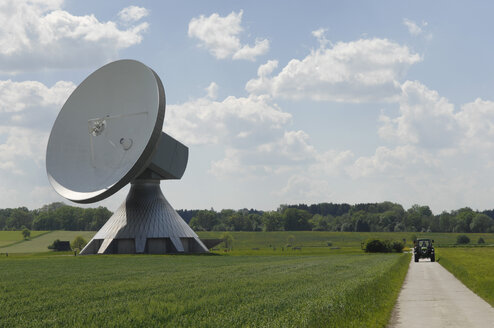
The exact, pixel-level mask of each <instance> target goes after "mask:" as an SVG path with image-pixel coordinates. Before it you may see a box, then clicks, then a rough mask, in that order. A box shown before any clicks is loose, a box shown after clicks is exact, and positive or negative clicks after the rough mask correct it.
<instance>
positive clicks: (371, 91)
mask: <svg viewBox="0 0 494 328" xmlns="http://www.w3.org/2000/svg"><path fill="white" fill-rule="evenodd" d="M316 32H317V33H316ZM316 32H314V33H315V35H316V37H318V38H319V39H320V40H322V39H321V38H322V33H323V32H322V31H316ZM324 40H325V39H324ZM325 44H326V43H324V42H322V41H321V45H320V48H319V49H317V50H312V51H311V53H310V54H309V55H307V56H306V57H305V58H304V59H302V60H298V59H292V60H290V62H289V63H288V64H287V65H286V66H285V67H284V68H283V69H282V70H281V72H280V73H279V74H278V75H276V76H273V77H270V76H268V74H267V73H263V74H261V73H260V72H258V78H257V79H253V80H250V81H248V82H247V84H246V90H247V91H248V92H250V93H256V94H270V95H273V96H274V97H281V98H287V99H310V100H316V101H337V102H350V103H362V102H372V101H379V102H382V101H396V100H397V99H398V96H399V95H400V93H401V83H400V81H399V80H400V79H401V78H402V77H403V76H404V74H405V72H406V71H407V69H408V67H410V66H411V65H413V64H414V63H417V62H419V61H420V60H421V57H420V56H419V55H418V54H414V53H411V52H410V50H409V49H408V47H406V46H402V45H399V44H397V43H394V42H392V41H389V40H387V39H360V40H357V41H353V42H338V43H336V44H335V45H334V46H332V47H330V48H327V47H326V46H325ZM265 65H268V66H269V67H270V68H271V67H273V66H274V65H273V63H271V64H270V63H269V62H268V63H267V64H265ZM259 71H261V69H260V70H259ZM267 72H268V73H270V72H272V69H270V70H268V71H267Z"/></svg>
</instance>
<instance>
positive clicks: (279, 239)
mask: <svg viewBox="0 0 494 328" xmlns="http://www.w3.org/2000/svg"><path fill="white" fill-rule="evenodd" d="M46 233H47V232H46V231H32V232H31V237H32V240H30V241H22V234H21V232H20V231H0V253H5V252H8V253H39V252H46V251H47V247H48V245H50V244H52V243H53V241H54V240H55V239H60V240H69V241H72V240H74V238H75V237H76V236H79V235H80V236H82V237H83V238H84V239H86V240H87V241H89V240H90V239H91V238H92V237H93V236H94V234H95V233H96V232H95V231H51V232H49V233H47V234H46ZM223 233H224V232H221V231H199V232H198V235H199V237H200V238H220V237H221V235H222V234H223ZM229 233H230V234H231V235H232V236H233V239H234V241H233V249H234V251H233V252H232V254H242V255H268V254H271V255H286V254H315V253H319V254H325V253H328V252H329V251H330V252H332V253H341V252H348V251H353V250H359V249H360V243H361V242H363V241H365V240H367V239H369V238H380V239H389V240H399V241H401V240H403V239H406V241H407V245H408V246H412V236H414V235H415V236H417V237H430V238H433V239H434V240H435V244H436V246H441V245H451V244H454V243H455V242H456V237H457V236H458V235H459V234H457V233H428V234H427V233H413V232H329V231H275V232H234V231H232V232H229ZM39 235H41V236H39ZM466 235H468V236H469V237H470V239H471V241H472V242H471V244H472V245H475V243H476V242H477V240H478V239H479V237H482V238H484V240H485V242H486V244H494V234H474V233H471V234H466ZM36 236H39V237H36ZM290 237H293V238H290ZM289 239H293V242H292V244H293V245H292V246H296V247H301V248H302V250H301V251H295V252H292V253H290V252H288V253H287V248H286V245H287V244H288V243H289ZM328 242H331V244H332V246H331V247H332V248H333V249H330V247H328ZM12 243H16V244H15V245H12V246H10V247H6V245H11V244H12ZM218 248H221V245H220V246H218ZM274 248H276V250H274ZM282 248H283V251H282ZM316 248H317V249H316ZM336 248H340V250H335V249H336ZM257 249H258V250H257ZM350 249H352V250H350Z"/></svg>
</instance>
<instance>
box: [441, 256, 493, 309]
mask: <svg viewBox="0 0 494 328" xmlns="http://www.w3.org/2000/svg"><path fill="white" fill-rule="evenodd" d="M437 254H438V258H439V263H440V264H441V265H442V266H443V267H444V268H446V269H447V270H448V271H450V272H451V273H452V274H453V275H454V276H455V277H456V278H458V279H459V280H461V282H463V283H464V284H465V285H466V286H467V287H468V288H470V289H471V290H472V291H473V292H474V293H476V294H477V295H479V296H480V297H482V298H483V299H484V300H486V301H487V302H488V303H489V304H490V305H492V306H494V274H493V272H494V261H493V259H494V248H449V249H448V248H440V249H438V253H437Z"/></svg>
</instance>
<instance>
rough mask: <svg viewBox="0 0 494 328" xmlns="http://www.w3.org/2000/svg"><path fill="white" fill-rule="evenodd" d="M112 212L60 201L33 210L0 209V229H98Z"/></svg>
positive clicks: (24, 208)
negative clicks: (70, 204)
mask: <svg viewBox="0 0 494 328" xmlns="http://www.w3.org/2000/svg"><path fill="white" fill-rule="evenodd" d="M112 214H113V213H112V212H111V211H109V210H108V209H107V208H106V207H98V208H82V207H76V206H69V205H66V204H64V203H62V202H57V203H51V204H48V205H44V206H43V207H41V208H39V209H35V210H31V211H30V210H29V209H28V208H26V207H19V208H6V209H0V230H23V229H24V228H28V229H31V230H73V231H81V230H87V231H94V230H99V229H100V228H101V227H102V226H103V224H105V222H106V221H107V220H108V219H109V218H110V216H111V215H112Z"/></svg>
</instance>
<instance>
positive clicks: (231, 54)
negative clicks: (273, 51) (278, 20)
mask: <svg viewBox="0 0 494 328" xmlns="http://www.w3.org/2000/svg"><path fill="white" fill-rule="evenodd" d="M242 15H243V11H240V12H238V13H235V12H231V13H230V14H228V15H227V16H225V17H221V16H220V15H219V14H217V13H214V14H212V15H211V16H209V17H206V16H204V15H201V16H199V17H196V18H192V19H191V20H190V22H189V32H188V34H189V37H191V38H192V37H194V38H197V39H199V40H200V45H201V46H203V47H205V48H206V49H208V50H209V52H210V53H211V54H212V55H213V56H215V57H216V58H217V59H225V58H232V59H246V60H252V61H253V60H255V59H256V57H258V56H260V55H263V54H265V53H266V52H268V50H269V41H268V40H267V39H256V41H255V45H254V46H249V45H247V44H242V43H241V42H240V39H239V35H240V33H241V32H242V31H243V28H242V26H241V25H240V24H241V23H242Z"/></svg>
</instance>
